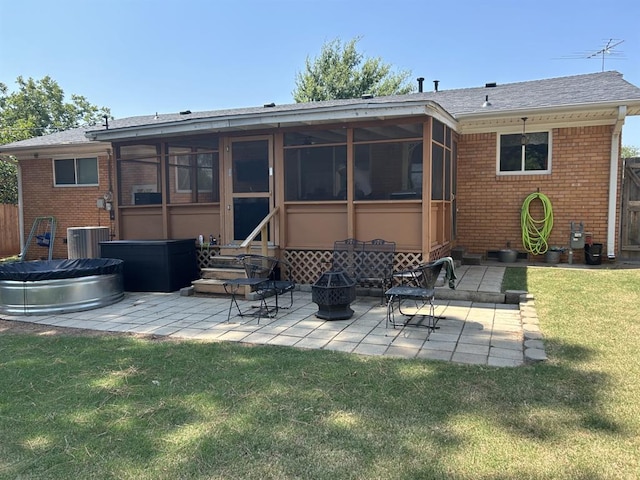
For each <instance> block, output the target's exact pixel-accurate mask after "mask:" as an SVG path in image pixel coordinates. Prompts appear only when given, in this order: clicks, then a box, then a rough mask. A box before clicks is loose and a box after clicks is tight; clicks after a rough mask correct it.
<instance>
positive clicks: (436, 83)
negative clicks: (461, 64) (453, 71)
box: [433, 80, 440, 92]
mask: <svg viewBox="0 0 640 480" xmlns="http://www.w3.org/2000/svg"><path fill="white" fill-rule="evenodd" d="M439 83H440V80H434V81H433V89H434V90H435V91H436V92H437V91H438V84H439Z"/></svg>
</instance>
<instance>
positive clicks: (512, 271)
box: [501, 267, 528, 292]
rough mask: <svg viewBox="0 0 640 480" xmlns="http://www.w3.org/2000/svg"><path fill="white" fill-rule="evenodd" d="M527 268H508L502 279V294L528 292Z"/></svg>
mask: <svg viewBox="0 0 640 480" xmlns="http://www.w3.org/2000/svg"><path fill="white" fill-rule="evenodd" d="M527 289H528V287H527V268H526V267H507V268H505V271H504V276H503V278H502V289H501V291H502V292H506V291H507V290H527Z"/></svg>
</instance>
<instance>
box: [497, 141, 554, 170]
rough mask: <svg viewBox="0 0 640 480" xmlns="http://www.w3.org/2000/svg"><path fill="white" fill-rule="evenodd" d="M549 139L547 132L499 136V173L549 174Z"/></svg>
mask: <svg viewBox="0 0 640 480" xmlns="http://www.w3.org/2000/svg"><path fill="white" fill-rule="evenodd" d="M549 137H550V135H549V132H533V133H527V134H526V135H522V134H519V133H517V134H506V135H500V150H499V153H500V155H499V172H500V173H527V172H535V173H547V172H549V171H550V168H549V158H550V150H551V149H550V148H549V147H550V142H549Z"/></svg>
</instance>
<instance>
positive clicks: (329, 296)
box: [311, 271, 356, 320]
mask: <svg viewBox="0 0 640 480" xmlns="http://www.w3.org/2000/svg"><path fill="white" fill-rule="evenodd" d="M355 299H356V283H355V282H354V281H353V280H351V279H350V278H349V276H348V275H347V274H346V273H344V272H343V271H328V272H324V273H323V274H322V275H321V276H320V278H319V279H318V280H316V283H314V284H313V285H311V300H312V301H313V303H317V304H318V313H316V317H318V318H322V319H323V320H346V319H348V318H351V316H352V315H353V310H351V308H350V307H349V305H350V304H351V302H353V301H354V300H355Z"/></svg>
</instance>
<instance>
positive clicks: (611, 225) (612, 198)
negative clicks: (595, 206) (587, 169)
mask: <svg viewBox="0 0 640 480" xmlns="http://www.w3.org/2000/svg"><path fill="white" fill-rule="evenodd" d="M626 116H627V107H626V106H625V105H620V106H619V107H618V118H617V120H616V123H615V125H614V126H613V133H612V134H611V159H610V162H609V214H608V218H607V257H608V258H609V259H610V260H613V259H615V258H616V207H617V203H618V202H617V201H618V170H619V168H618V166H619V157H620V133H621V132H622V126H623V125H624V119H625V117H626Z"/></svg>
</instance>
